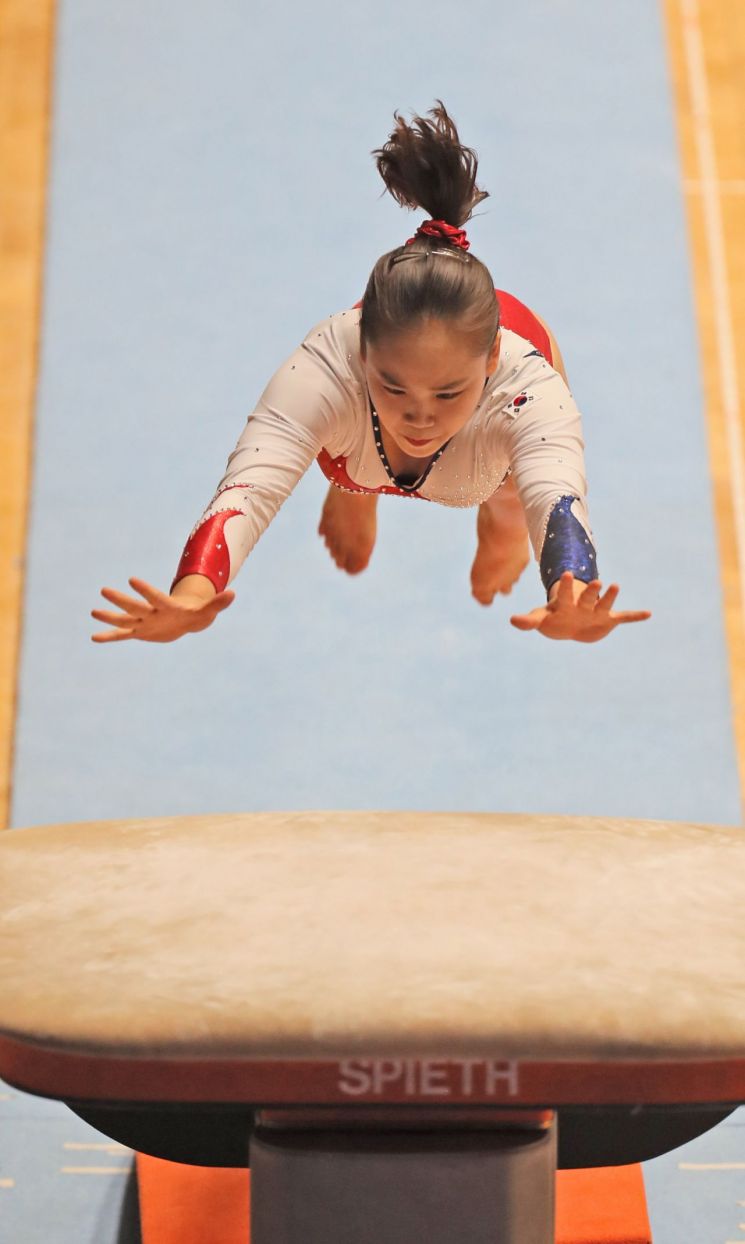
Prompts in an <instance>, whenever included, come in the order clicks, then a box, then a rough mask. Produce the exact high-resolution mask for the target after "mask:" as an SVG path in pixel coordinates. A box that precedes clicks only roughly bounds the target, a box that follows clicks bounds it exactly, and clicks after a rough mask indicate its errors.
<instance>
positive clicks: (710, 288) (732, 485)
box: [662, 0, 745, 821]
mask: <svg viewBox="0 0 745 1244" xmlns="http://www.w3.org/2000/svg"><path fill="white" fill-rule="evenodd" d="M662 5H663V12H664V16H665V23H666V28H667V43H668V51H669V64H670V71H671V77H672V82H673V90H674V97H675V104H676V114H677V123H678V137H679V145H680V153H681V163H682V175H683V186H684V189H685V191H686V207H687V218H688V230H689V237H690V243H691V255H692V263H693V276H694V292H695V300H696V310H697V316H698V329H699V342H700V350H701V358H702V369H703V381H704V395H705V403H706V425H707V435H708V441H709V461H710V470H711V477H712V481H713V488H714V507H715V512H716V520H717V533H718V542H719V559H720V570H721V581H722V595H723V602H724V617H725V629H726V636H727V646H728V653H729V668H730V683H731V694H732V710H733V729H734V736H735V745H736V749H737V761H738V768H739V775H740V791H741V795H742V804H743V820H744V821H745V448H744V446H745V418H744V417H743V409H742V400H741V397H742V394H743V393H744V392H745V195H743V187H745V144H744V143H743V120H742V118H743V117H745V6H743V4H742V0H662ZM690 586H691V590H692V591H695V575H694V576H693V577H692V581H691V585H690Z"/></svg>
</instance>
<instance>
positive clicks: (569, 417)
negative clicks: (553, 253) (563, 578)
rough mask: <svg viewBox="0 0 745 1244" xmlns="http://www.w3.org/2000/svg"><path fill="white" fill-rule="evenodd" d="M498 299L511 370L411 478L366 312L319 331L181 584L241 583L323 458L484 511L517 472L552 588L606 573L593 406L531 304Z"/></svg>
mask: <svg viewBox="0 0 745 1244" xmlns="http://www.w3.org/2000/svg"><path fill="white" fill-rule="evenodd" d="M497 296H498V298H499V302H500V308H501V331H502V347H501V351H500V356H499V362H498V365H497V369H496V371H495V372H494V374H493V375H492V376H490V377H489V378H488V380H487V382H486V384H485V386H484V390H483V393H482V396H481V400H480V401H479V404H478V406H477V407H476V410H475V411H474V413H473V415H472V416H471V418H470V419H469V420H468V422H467V423H466V424H465V425H464V427H462V428H461V429H460V431H458V432H457V433H456V434H455V436H453V437H452V438H451V439H450V440H449V441H448V442H447V443H446V445H445V446H444V447H443V448H442V449H441V450H440V451H439V452H438V453H437V454H436V455H435V457H434V459H433V460H432V462H431V463H429V464H428V465H427V466H426V468H425V469H424V470H423V473H422V474H421V475H420V477H419V478H418V479H417V480H414V481H411V482H408V483H404V482H403V480H401V479H397V478H396V477H395V476H394V475H393V473H392V472H391V470H390V467H389V464H388V461H387V459H386V456H385V450H384V448H383V443H382V437H381V435H380V427H379V424H378V420H377V415H376V412H375V410H374V408H373V406H372V403H371V400H370V396H369V393H368V390H367V385H366V382H365V373H364V369H363V366H362V360H361V357H360V336H359V319H360V312H359V310H358V308H353V309H350V310H348V311H341V312H338V313H337V314H336V315H332V316H329V318H328V319H326V320H322V321H321V322H320V323H319V324H317V325H316V326H315V327H314V328H313V329H311V331H310V332H309V333H308V335H307V337H306V338H305V340H304V341H303V342H302V344H301V345H300V346H299V347H298V349H297V350H295V352H294V353H293V354H292V355H291V356H290V357H289V358H288V359H287V361H286V362H285V363H284V364H283V365H282V366H281V367H280V368H279V370H278V371H277V372H276V373H275V374H274V376H273V377H272V379H271V380H270V382H269V384H268V385H267V387H266V389H265V390H264V393H263V394H262V396H261V398H260V400H259V402H258V404H257V406H256V408H255V410H254V412H253V413H252V414H251V415H250V416H249V418H248V422H247V424H246V428H245V430H244V432H243V434H242V436H241V437H240V440H239V441H238V444H237V445H236V447H235V449H234V451H233V453H232V454H231V455H230V458H229V460H228V465H227V468H226V471H225V475H224V476H223V479H222V480H221V482H220V485H219V487H218V490H217V492H216V494H215V496H214V497H213V499H212V501H211V502H210V504H209V506H208V507H207V509H206V510H205V512H204V514H203V515H202V517H201V518H200V519H199V522H198V523H197V524H196V526H195V528H194V529H193V531H192V533H191V535H190V537H189V540H188V541H187V544H186V548H185V549H184V553H183V556H182V558H181V561H180V563H179V567H178V570H177V572H176V577H175V579H174V583H177V582H178V580H179V579H182V578H184V576H185V575H189V574H203V575H206V577H207V578H209V579H210V580H211V582H212V584H213V585H214V587H215V588H216V589H217V590H218V591H222V590H223V589H224V588H225V587H227V585H228V584H229V583H230V582H231V581H232V579H234V578H235V575H236V574H237V572H238V570H239V569H240V566H241V565H242V563H243V561H244V560H245V558H246V557H247V555H248V554H249V553H250V551H251V549H252V548H253V547H254V545H255V544H256V542H257V541H258V539H259V537H260V536H261V535H262V533H263V532H264V531H265V530H266V528H267V527H268V526H269V523H270V522H271V520H272V519H273V517H274V515H275V514H276V513H277V511H278V510H279V508H280V506H281V505H282V503H283V502H284V501H285V500H286V499H287V497H289V495H290V493H291V492H292V490H293V488H295V486H296V484H297V483H298V481H299V480H300V478H301V476H302V475H303V474H304V473H305V471H306V470H307V469H308V467H309V466H310V464H311V462H312V461H313V459H314V458H316V459H317V460H318V463H319V466H320V467H321V469H322V470H323V472H324V474H325V475H326V476H327V478H328V479H330V480H331V481H332V482H333V483H334V484H335V485H337V487H340V488H345V489H348V490H350V491H354V492H367V493H394V494H396V495H398V496H411V497H418V498H420V499H422V500H426V501H437V502H439V503H440V504H441V505H452V506H474V505H479V504H480V503H481V502H483V501H486V500H488V498H489V497H491V496H492V495H493V494H494V493H495V492H496V491H497V489H499V488H500V487H501V485H502V484H503V483H504V481H505V479H506V478H507V476H508V475H509V474H512V477H513V479H514V481H515V484H516V487H517V492H518V495H519V498H520V501H521V503H522V506H523V509H524V511H525V517H526V521H527V525H528V532H529V535H530V540H531V543H532V546H533V550H534V552H535V556H536V559H537V560H538V561H539V562H540V568H541V577H542V579H543V582H544V584H545V585H546V588H547V589H548V588H550V586H551V584H552V583H554V582H555V581H556V580H557V579H558V578H559V576H560V575H561V574H562V572H563V571H564V570H571V571H572V572H573V574H574V575H575V577H576V578H578V579H583V580H584V581H585V582H589V581H590V580H591V579H593V578H595V577H596V574H597V567H596V562H595V550H594V547H593V541H592V533H591V531H590V527H589V520H588V517H587V509H586V504H585V496H586V491H587V486H586V483H585V477H584V457H583V449H584V443H583V440H582V429H581V419H580V414H579V411H578V410H577V407H576V405H575V403H574V399H573V398H572V395H571V393H570V392H569V390H568V388H567V386H566V384H565V383H564V380H563V379H562V377H561V376H560V375H559V373H558V372H556V371H555V370H554V368H553V367H552V366H551V362H552V356H551V347H550V342H549V338H548V335H547V333H546V332H545V330H544V329H543V328H542V326H541V325H540V323H539V322H538V321H537V320H536V319H535V317H534V316H533V315H532V313H531V312H530V311H529V310H528V309H527V307H525V306H524V305H523V304H522V303H520V302H519V301H518V300H517V299H515V298H513V297H512V296H511V295H509V294H506V293H504V292H502V291H497Z"/></svg>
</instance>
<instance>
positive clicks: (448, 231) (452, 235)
mask: <svg viewBox="0 0 745 1244" xmlns="http://www.w3.org/2000/svg"><path fill="white" fill-rule="evenodd" d="M422 236H424V237H428V238H443V239H444V240H445V241H446V242H449V243H450V245H451V246H459V247H460V248H461V250H463V251H467V250H468V248H469V247H470V245H471V243H470V242H469V241H468V238H467V237H466V231H465V229H456V227H455V225H449V224H447V222H446V221H444V220H425V222H424V224H423V225H420V226H419V228H418V229H417V231H416V233H415V234H414V237H413V238H409V239H408V241H407V242H406V245H407V246H411V243H412V242H416V240H417V238H418V237H422Z"/></svg>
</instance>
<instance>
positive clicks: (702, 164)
mask: <svg viewBox="0 0 745 1244" xmlns="http://www.w3.org/2000/svg"><path fill="white" fill-rule="evenodd" d="M680 7H681V15H682V19H683V38H684V42H685V52H686V64H687V68H688V85H689V91H690V95H691V104H692V108H693V121H694V136H695V143H696V155H697V159H698V166H699V172H700V185H701V193H702V195H703V209H704V228H705V232H706V249H707V253H708V259H709V273H710V280H711V289H712V297H713V302H714V318H715V324H716V337H717V353H718V361H719V373H720V377H721V389H722V406H723V409H724V418H725V429H726V436H727V448H728V457H729V474H730V491H731V496H732V509H733V514H734V526H735V545H736V552H737V562H738V569H739V580H740V623H741V626H744V627H745V463H744V459H743V438H742V431H741V427H740V395H739V389H738V382H737V355H736V352H735V342H734V334H733V331H732V311H731V307H730V297H729V285H728V281H727V264H726V259H725V247H724V229H723V227H722V213H721V209H720V204H719V195H718V193H717V186H718V182H719V179H718V176H717V165H716V155H715V152H714V140H713V137H712V131H711V110H710V107H709V90H708V83H707V79H706V65H705V61H704V50H703V41H702V38H701V26H700V23H699V9H698V0H680Z"/></svg>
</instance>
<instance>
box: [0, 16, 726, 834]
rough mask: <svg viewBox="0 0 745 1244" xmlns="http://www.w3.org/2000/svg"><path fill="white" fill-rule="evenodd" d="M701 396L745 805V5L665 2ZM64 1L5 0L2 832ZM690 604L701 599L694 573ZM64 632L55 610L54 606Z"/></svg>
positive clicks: (0, 374) (0, 77)
mask: <svg viewBox="0 0 745 1244" xmlns="http://www.w3.org/2000/svg"><path fill="white" fill-rule="evenodd" d="M662 12H663V15H664V20H665V23H666V28H667V36H668V47H669V58H670V69H671V89H672V90H673V92H674V99H675V109H676V114H677V118H678V131H679V139H680V151H681V163H682V176H683V179H684V186H685V192H686V201H687V209H688V223H689V231H690V239H691V254H692V263H693V271H694V277H695V294H696V304H697V314H698V325H699V339H700V343H701V356H702V370H703V378H704V385H705V398H706V413H707V428H708V436H709V448H710V462H711V478H712V481H713V488H714V498H715V507H716V518H717V528H718V539H719V549H720V564H721V568H722V572H721V573H722V595H723V601H724V612H725V618H726V633H727V643H728V648H729V661H730V670H731V683H732V702H733V715H734V731H735V737H736V741H737V752H738V763H739V772H740V786H741V790H742V791H743V797H744V802H745V453H744V452H743V441H745V417H744V416H743V411H742V406H741V401H740V394H741V393H742V392H744V391H745V5H744V4H743V0H662ZM54 20H55V6H54V0H0V186H2V188H3V196H2V208H1V209H0V210H2V219H1V220H0V827H2V826H4V825H7V823H8V815H9V802H10V783H11V774H12V762H13V731H14V720H15V708H16V694H17V679H18V657H19V645H20V633H21V630H20V619H21V613H22V606H23V557H24V547H25V541H26V515H27V503H28V493H29V484H30V467H31V446H32V439H33V410H34V397H35V384H36V368H37V352H38V326H39V316H40V306H41V293H40V291H41V274H42V256H43V246H44V214H45V183H46V167H47V154H48V117H49V112H50V97H51V91H50V80H51V72H52V48H53V39H54ZM690 586H691V592H695V591H696V581H695V567H693V568H692V571H691V585H690ZM48 607H49V624H50V626H53V625H54V603H53V602H52V601H49V602H48Z"/></svg>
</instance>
